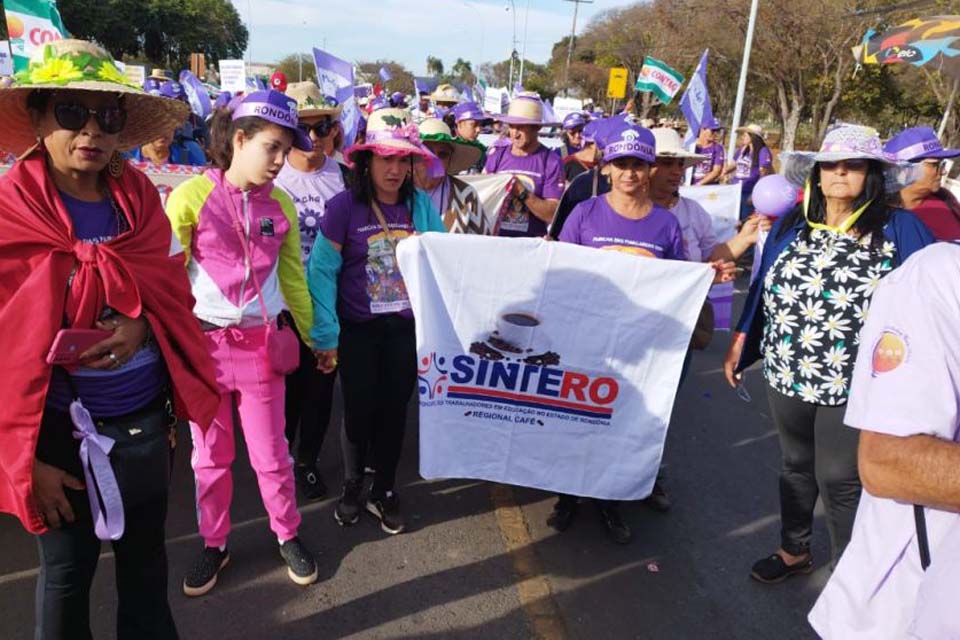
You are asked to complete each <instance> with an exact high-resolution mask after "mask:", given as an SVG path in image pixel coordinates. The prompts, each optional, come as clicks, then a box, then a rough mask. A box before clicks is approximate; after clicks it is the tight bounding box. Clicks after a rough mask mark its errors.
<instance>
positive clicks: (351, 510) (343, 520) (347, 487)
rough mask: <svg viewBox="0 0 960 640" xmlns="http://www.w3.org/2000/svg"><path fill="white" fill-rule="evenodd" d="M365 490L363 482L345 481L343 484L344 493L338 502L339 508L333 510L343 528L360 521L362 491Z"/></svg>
mask: <svg viewBox="0 0 960 640" xmlns="http://www.w3.org/2000/svg"><path fill="white" fill-rule="evenodd" d="M361 488H363V482H362V481H361V480H345V481H344V483H343V493H342V494H340V500H339V501H338V502H337V508H336V509H334V510H333V517H334V518H335V519H336V520H337V523H338V524H339V525H340V526H342V527H347V526H350V525H351V524H356V522H357V520H359V519H360V489H361Z"/></svg>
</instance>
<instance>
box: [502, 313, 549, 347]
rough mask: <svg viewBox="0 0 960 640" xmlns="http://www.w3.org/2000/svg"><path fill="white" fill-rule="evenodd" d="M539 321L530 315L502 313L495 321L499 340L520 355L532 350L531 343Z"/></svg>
mask: <svg viewBox="0 0 960 640" xmlns="http://www.w3.org/2000/svg"><path fill="white" fill-rule="evenodd" d="M539 326H540V320H539V319H538V318H537V317H536V316H535V315H533V314H531V313H525V312H522V311H514V312H510V313H504V314H503V315H501V316H500V319H499V320H498V321H497V332H498V333H499V334H500V339H501V340H503V341H504V342H505V343H507V344H509V345H511V346H514V347H516V348H517V350H518V351H519V352H520V353H523V352H526V351H527V350H529V349H532V348H533V341H534V337H535V334H536V332H537V328H538V327H539Z"/></svg>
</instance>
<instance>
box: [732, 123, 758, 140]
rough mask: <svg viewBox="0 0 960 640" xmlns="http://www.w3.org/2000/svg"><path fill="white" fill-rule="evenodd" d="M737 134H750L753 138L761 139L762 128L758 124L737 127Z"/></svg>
mask: <svg viewBox="0 0 960 640" xmlns="http://www.w3.org/2000/svg"><path fill="white" fill-rule="evenodd" d="M736 131H737V133H752V134H753V135H755V136H760V137H761V138H762V137H763V127H761V126H760V125H758V124H748V125H746V126H743V127H737V129H736Z"/></svg>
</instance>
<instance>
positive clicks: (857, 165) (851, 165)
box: [820, 158, 870, 171]
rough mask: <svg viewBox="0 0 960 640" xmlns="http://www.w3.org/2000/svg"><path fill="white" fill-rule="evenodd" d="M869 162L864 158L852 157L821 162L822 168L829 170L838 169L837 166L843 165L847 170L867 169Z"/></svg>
mask: <svg viewBox="0 0 960 640" xmlns="http://www.w3.org/2000/svg"><path fill="white" fill-rule="evenodd" d="M869 164H870V163H869V161H867V160H864V159H863V158H852V159H850V160H837V161H836V162H829V161H825V162H821V163H820V168H821V169H826V170H827V171H836V170H837V167H839V166H840V165H843V166H844V168H846V170H847V171H866V170H867V166H868V165H869Z"/></svg>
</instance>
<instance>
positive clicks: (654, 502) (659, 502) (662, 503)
mask: <svg viewBox="0 0 960 640" xmlns="http://www.w3.org/2000/svg"><path fill="white" fill-rule="evenodd" d="M643 504H644V505H645V506H647V507H650V508H651V509H653V510H654V511H659V512H660V513H666V512H667V511H670V507H671V506H672V503H671V502H670V496H668V495H667V492H666V490H665V489H664V488H663V485H662V484H660V481H659V480H657V481H656V482H654V483H653V491H652V492H651V493H650V495H649V496H647V497H646V498H644V499H643Z"/></svg>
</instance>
